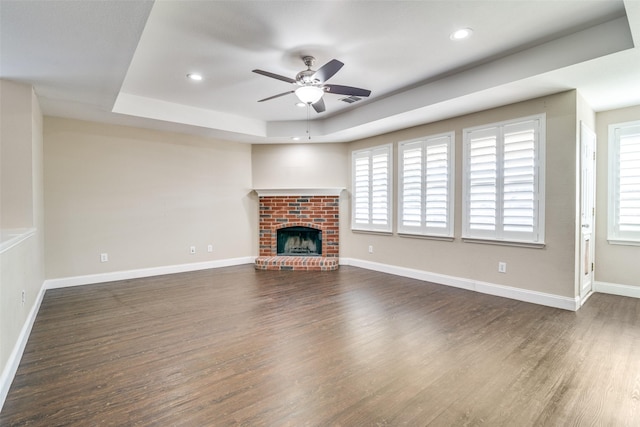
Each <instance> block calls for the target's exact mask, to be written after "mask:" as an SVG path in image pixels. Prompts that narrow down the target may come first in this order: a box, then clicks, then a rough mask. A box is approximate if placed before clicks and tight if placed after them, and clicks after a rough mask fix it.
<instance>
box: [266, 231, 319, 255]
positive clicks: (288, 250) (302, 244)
mask: <svg viewBox="0 0 640 427" xmlns="http://www.w3.org/2000/svg"><path fill="white" fill-rule="evenodd" d="M277 240H278V246H277V254H278V255H283V256H320V255H322V231H320V230H316V229H315V228H311V227H286V228H281V229H279V230H277Z"/></svg>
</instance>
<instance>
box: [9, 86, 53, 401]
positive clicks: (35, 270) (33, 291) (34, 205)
mask: <svg viewBox="0 0 640 427" xmlns="http://www.w3.org/2000/svg"><path fill="white" fill-rule="evenodd" d="M0 90H1V92H2V104H3V108H2V115H0V127H1V128H2V130H3V133H2V137H3V138H2V140H1V143H2V145H3V146H4V144H5V143H6V142H8V141H7V140H6V139H5V136H7V135H8V134H7V133H5V132H6V130H7V129H10V130H11V132H10V137H11V139H10V141H9V142H10V143H11V144H14V145H15V146H17V147H19V150H17V151H16V150H8V151H5V150H2V154H3V159H2V168H3V174H2V197H1V198H2V200H3V205H4V206H3V212H7V211H8V212H12V213H13V214H17V213H18V212H20V214H19V215H18V216H14V217H13V218H14V219H15V218H17V219H19V221H18V223H19V224H20V225H18V226H19V227H29V228H33V229H34V231H33V233H32V234H30V237H28V238H26V240H23V241H22V242H20V243H18V244H16V245H15V246H12V247H9V248H8V249H5V250H3V251H1V252H0V369H2V372H3V378H5V376H4V375H8V369H9V366H8V364H7V362H8V361H9V356H10V354H11V352H12V351H13V349H14V348H15V346H16V343H17V342H18V337H19V336H20V332H21V330H22V328H23V326H24V324H25V322H26V320H27V317H28V315H29V312H30V310H31V309H32V308H33V307H34V305H35V303H36V300H37V296H38V293H39V291H40V289H41V287H42V283H43V282H44V259H43V257H44V233H43V226H44V224H43V220H44V219H43V218H44V217H43V214H44V212H43V182H42V114H41V112H40V107H39V105H38V100H37V98H36V97H35V95H34V93H33V90H32V88H31V86H27V85H21V84H16V83H12V82H7V81H4V80H0ZM17 124H19V126H17ZM14 148H15V147H14ZM16 153H17V154H16ZM25 153H28V155H27V157H26V158H25V157H24V155H25ZM14 156H15V157H14ZM14 161H15V162H16V163H18V164H20V165H21V168H22V169H20V170H18V169H16V168H13V167H7V168H6V169H5V166H6V165H12V163H13V162H14ZM7 171H12V172H11V173H7ZM27 183H28V184H27ZM14 186H15V187H14ZM16 187H18V188H16ZM6 189H8V191H9V192H10V193H12V194H13V195H16V194H17V193H16V190H19V193H20V194H18V196H19V197H8V198H5V193H4V191H5V190H6ZM14 204H18V205H19V206H18V207H17V208H16V206H15V205H14ZM27 206H28V208H25V207H27ZM5 209H6V210H5ZM11 225H12V226H13V227H15V226H16V225H17V223H16V222H14V221H12V222H11ZM23 291H24V292H25V301H24V304H23V303H22V292H23ZM0 385H3V386H4V385H8V384H0ZM2 391H3V392H6V390H2ZM1 400H2V399H0V401H1Z"/></svg>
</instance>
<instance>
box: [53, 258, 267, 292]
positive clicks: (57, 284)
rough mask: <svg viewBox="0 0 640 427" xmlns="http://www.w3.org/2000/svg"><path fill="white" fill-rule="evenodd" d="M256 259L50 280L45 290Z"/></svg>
mask: <svg viewBox="0 0 640 427" xmlns="http://www.w3.org/2000/svg"><path fill="white" fill-rule="evenodd" d="M255 259H256V257H254V256H248V257H241V258H227V259H221V260H216V261H206V262H197V263H192V264H178V265H168V266H161V267H151V268H140V269H136V270H125V271H113V272H110V273H100V274H88V275H85V276H72V277H62V278H58V279H48V280H45V282H44V288H45V289H58V288H67V287H71V286H82V285H93V284H97V283H106V282H115V281H118V280H129V279H139V278H142V277H152V276H162V275H165V274H174V273H186V272H189V271H198V270H208V269H211V268H221V267H231V266H234V265H242V264H253V263H254V262H255Z"/></svg>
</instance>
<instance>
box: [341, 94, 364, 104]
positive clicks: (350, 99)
mask: <svg viewBox="0 0 640 427" xmlns="http://www.w3.org/2000/svg"><path fill="white" fill-rule="evenodd" d="M361 99H362V98H360V97H357V96H347V97H346V98H341V99H340V101H342V102H346V103H347V104H353V103H354V102H358V101H360V100H361Z"/></svg>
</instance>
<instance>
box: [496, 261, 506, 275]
mask: <svg viewBox="0 0 640 427" xmlns="http://www.w3.org/2000/svg"><path fill="white" fill-rule="evenodd" d="M506 272H507V263H506V262H502V261H500V262H499V263H498V273H506Z"/></svg>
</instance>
